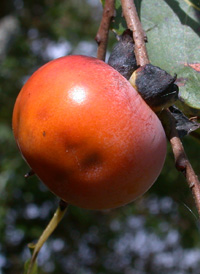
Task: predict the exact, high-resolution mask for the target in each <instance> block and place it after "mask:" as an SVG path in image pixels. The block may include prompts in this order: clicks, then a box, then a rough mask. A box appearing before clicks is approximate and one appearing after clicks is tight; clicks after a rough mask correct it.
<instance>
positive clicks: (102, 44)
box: [95, 0, 115, 61]
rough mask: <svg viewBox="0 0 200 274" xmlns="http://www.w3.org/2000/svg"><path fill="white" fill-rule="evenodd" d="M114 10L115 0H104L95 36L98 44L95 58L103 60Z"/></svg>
mask: <svg viewBox="0 0 200 274" xmlns="http://www.w3.org/2000/svg"><path fill="white" fill-rule="evenodd" d="M114 12H115V0H106V1H105V6H104V9H103V15H102V19H101V23H100V26H99V29H98V32H97V35H96V37H95V40H96V42H97V44H98V50H97V58H98V59H100V60H103V61H105V57H106V48H107V42H108V34H109V27H110V23H111V20H112V18H113V17H114Z"/></svg>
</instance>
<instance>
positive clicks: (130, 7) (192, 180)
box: [121, 0, 200, 217]
mask: <svg viewBox="0 0 200 274" xmlns="http://www.w3.org/2000/svg"><path fill="white" fill-rule="evenodd" d="M121 3H122V9H123V13H124V17H125V19H126V22H127V26H128V28H130V29H131V30H132V31H133V39H134V42H135V55H136V60H137V64H138V65H140V66H143V65H146V64H148V63H149V59H148V55H147V51H146V46H145V39H144V32H143V29H142V25H141V22H140V20H139V17H138V15H137V11H136V8H135V4H134V0H121ZM163 114H164V116H165V117H167V120H168V122H169V124H170V130H167V131H166V130H165V131H166V134H167V135H168V136H167V137H168V139H169V141H170V144H171V147H172V151H173V154H174V158H175V165H176V168H177V170H178V171H181V172H182V173H183V174H184V176H185V178H186V180H187V183H188V185H189V188H190V189H191V191H192V194H193V197H194V200H195V204H196V207H197V210H198V214H199V217H200V182H199V180H198V177H197V175H196V174H195V172H194V170H193V168H192V166H191V164H190V162H189V160H188V158H187V156H186V153H185V151H184V147H183V145H182V143H181V140H180V138H179V136H178V132H177V130H176V125H175V121H174V118H173V116H172V114H171V113H170V111H169V110H164V111H163ZM161 119H162V118H161Z"/></svg>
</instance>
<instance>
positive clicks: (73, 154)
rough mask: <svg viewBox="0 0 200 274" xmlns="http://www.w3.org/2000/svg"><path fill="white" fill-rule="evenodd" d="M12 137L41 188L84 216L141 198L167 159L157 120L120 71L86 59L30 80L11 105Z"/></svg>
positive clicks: (62, 63)
mask: <svg viewBox="0 0 200 274" xmlns="http://www.w3.org/2000/svg"><path fill="white" fill-rule="evenodd" d="M13 131H14V135H15V139H16V142H17V144H18V146H19V148H20V151H21V153H22V155H23V157H24V158H25V160H26V161H27V163H28V164H29V165H30V167H31V168H32V169H33V170H34V171H35V173H36V174H37V175H38V177H39V178H40V179H41V180H42V181H43V182H44V183H45V185H47V186H48V187H49V189H50V190H51V191H52V192H54V193H55V194H56V195H57V196H59V197H60V198H61V199H63V200H64V201H66V202H68V203H69V204H73V205H76V206H79V207H83V208H87V209H107V208H115V207H119V206H121V205H124V204H127V203H129V202H131V201H133V200H134V199H136V198H137V197H138V196H140V195H142V194H143V193H144V192H145V191H147V190H148V189H149V187H150V186H151V185H152V184H153V183H154V181H155V180H156V178H157V177H158V175H159V174H160V172H161V169H162V166H163V163H164V160H165V155H166V138H165V133H164V130H163V128H162V125H161V123H160V121H159V119H158V118H157V116H156V115H155V114H154V112H153V111H152V110H151V109H150V108H149V107H148V106H147V105H146V103H145V102H144V101H143V99H142V98H141V97H140V95H139V94H138V93H137V92H136V91H135V89H134V88H133V87H132V86H131V85H130V83H129V82H128V81H127V80H126V79H125V78H124V77H123V76H121V75H120V74H119V73H118V72H117V71H115V70H114V69H113V68H111V67H110V66H108V65H107V64H105V63H104V62H102V61H99V60H97V59H95V58H90V57H85V56H67V57H63V58H59V59H57V60H54V61H51V62H49V63H47V64H46V65H44V66H43V67H41V68H40V69H39V70H37V71H36V72H35V73H34V74H33V75H32V77H30V79H29V80H28V81H27V83H26V84H25V85H24V87H23V88H22V90H21V92H20V93H19V96H18V98H17V100H16V103H15V107H14V113H13Z"/></svg>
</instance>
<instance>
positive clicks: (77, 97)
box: [69, 86, 86, 104]
mask: <svg viewBox="0 0 200 274" xmlns="http://www.w3.org/2000/svg"><path fill="white" fill-rule="evenodd" d="M69 97H70V98H71V99H72V100H73V101H75V102H76V103H78V104H81V103H82V102H83V101H84V100H85V99H86V92H85V88H83V87H77V86H76V87H74V88H72V89H70V91H69Z"/></svg>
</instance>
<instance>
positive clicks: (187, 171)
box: [163, 110, 200, 216]
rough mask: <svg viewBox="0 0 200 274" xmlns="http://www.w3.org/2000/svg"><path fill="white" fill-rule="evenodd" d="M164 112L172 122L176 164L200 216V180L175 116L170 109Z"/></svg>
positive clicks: (171, 139) (169, 135)
mask: <svg viewBox="0 0 200 274" xmlns="http://www.w3.org/2000/svg"><path fill="white" fill-rule="evenodd" d="M163 112H165V113H164V115H166V117H167V118H168V121H169V124H170V131H168V134H167V135H168V136H167V137H168V139H169V141H170V144H171V147H172V151H173V154H174V159H175V166H176V168H177V170H178V171H180V172H182V173H183V175H184V176H185V178H186V180H187V183H188V186H189V188H190V190H191V191H192V195H193V198H194V201H195V204H196V207H197V211H198V214H199V216H200V182H199V180H198V177H197V175H196V174H195V172H194V170H193V168H192V165H191V164H190V162H189V160H188V158H187V155H186V153H185V150H184V147H183V145H182V142H181V140H180V138H179V136H178V132H177V130H176V125H175V120H174V118H173V116H172V115H171V113H170V111H169V110H164V111H163Z"/></svg>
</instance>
